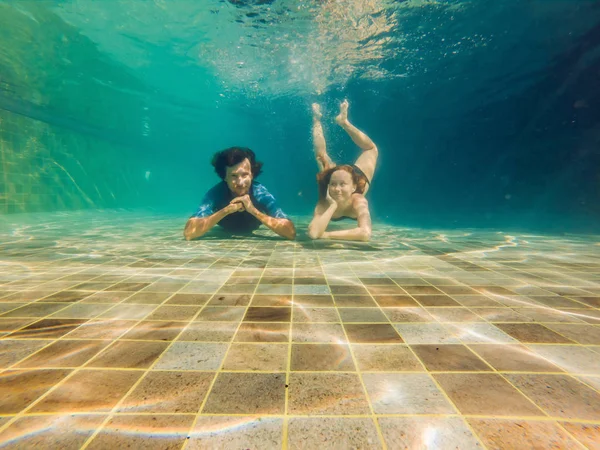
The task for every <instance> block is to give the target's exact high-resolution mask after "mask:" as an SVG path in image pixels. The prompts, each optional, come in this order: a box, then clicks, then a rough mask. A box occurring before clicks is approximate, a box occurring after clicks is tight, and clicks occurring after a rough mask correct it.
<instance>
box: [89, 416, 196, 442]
mask: <svg viewBox="0 0 600 450" xmlns="http://www.w3.org/2000/svg"><path fill="white" fill-rule="evenodd" d="M193 421H194V416H193V415H176V416H175V415H172V416H168V415H160V416H113V417H112V418H111V419H110V420H109V421H108V423H107V424H106V425H104V427H103V428H102V430H101V431H100V432H99V433H98V434H97V435H96V436H95V437H94V439H92V441H91V443H90V444H89V445H88V446H87V448H89V449H90V450H95V449H97V450H100V449H106V448H144V449H149V450H150V449H156V450H163V449H178V448H181V446H182V445H183V443H184V442H185V440H186V437H187V435H188V431H189V429H190V427H191V426H192V423H193Z"/></svg>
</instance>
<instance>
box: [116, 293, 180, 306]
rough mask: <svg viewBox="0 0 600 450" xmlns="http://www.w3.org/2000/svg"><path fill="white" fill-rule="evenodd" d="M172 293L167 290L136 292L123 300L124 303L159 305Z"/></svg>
mask: <svg viewBox="0 0 600 450" xmlns="http://www.w3.org/2000/svg"><path fill="white" fill-rule="evenodd" d="M170 296H171V295H170V294H169V293H166V292H136V293H135V294H133V295H132V296H131V297H128V298H127V299H125V300H123V303H124V304H125V303H135V304H141V305H159V304H161V303H162V302H164V301H165V300H166V299H167V298H169V297H170Z"/></svg>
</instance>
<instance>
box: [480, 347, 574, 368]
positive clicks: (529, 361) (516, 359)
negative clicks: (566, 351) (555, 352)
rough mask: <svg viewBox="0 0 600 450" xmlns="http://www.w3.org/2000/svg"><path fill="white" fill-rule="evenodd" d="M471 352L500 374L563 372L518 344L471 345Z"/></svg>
mask: <svg viewBox="0 0 600 450" xmlns="http://www.w3.org/2000/svg"><path fill="white" fill-rule="evenodd" d="M470 347H471V350H473V351H474V352H475V353H477V354H478V355H479V356H481V357H482V358H483V359H484V360H485V361H487V362H488V364H490V365H491V366H492V367H493V368H494V369H496V370H498V371H500V372H562V371H563V370H562V369H561V368H560V367H558V366H556V365H554V364H552V363H551V362H549V361H548V360H546V359H545V358H542V357H541V356H540V355H538V354H537V353H535V352H534V351H532V350H530V349H528V348H527V347H525V346H524V345H520V344H472V345H471V346H470Z"/></svg>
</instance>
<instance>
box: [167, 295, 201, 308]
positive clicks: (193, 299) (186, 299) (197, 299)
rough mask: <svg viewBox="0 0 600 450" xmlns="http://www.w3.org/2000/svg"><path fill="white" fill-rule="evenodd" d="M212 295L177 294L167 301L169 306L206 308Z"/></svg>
mask: <svg viewBox="0 0 600 450" xmlns="http://www.w3.org/2000/svg"><path fill="white" fill-rule="evenodd" d="M210 298H211V295H210V294H175V295H174V296H172V297H171V298H169V300H167V301H166V304H167V305H186V306H204V305H205V304H206V302H208V300H209V299H210Z"/></svg>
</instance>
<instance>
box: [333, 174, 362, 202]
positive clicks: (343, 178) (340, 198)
mask: <svg viewBox="0 0 600 450" xmlns="http://www.w3.org/2000/svg"><path fill="white" fill-rule="evenodd" d="M328 189H329V195H331V198H333V199H334V200H335V201H336V202H338V203H340V202H341V203H344V202H346V201H348V200H350V198H351V197H352V194H353V193H354V191H355V190H356V185H355V184H354V183H353V181H352V175H350V173H348V172H346V171H345V170H336V171H335V172H333V174H332V175H331V179H330V180H329V187H328Z"/></svg>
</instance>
